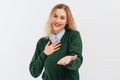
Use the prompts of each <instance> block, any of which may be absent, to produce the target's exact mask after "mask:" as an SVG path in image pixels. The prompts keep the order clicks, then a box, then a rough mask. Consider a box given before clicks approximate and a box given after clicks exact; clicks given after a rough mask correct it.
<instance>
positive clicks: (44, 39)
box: [37, 37, 48, 44]
mask: <svg viewBox="0 0 120 80" xmlns="http://www.w3.org/2000/svg"><path fill="white" fill-rule="evenodd" d="M47 40H48V38H47V37H41V38H40V39H39V40H38V41H37V44H44V43H45V42H46V41H47Z"/></svg>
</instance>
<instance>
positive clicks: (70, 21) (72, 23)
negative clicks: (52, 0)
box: [46, 4, 76, 37]
mask: <svg viewBox="0 0 120 80" xmlns="http://www.w3.org/2000/svg"><path fill="white" fill-rule="evenodd" d="M57 9H64V10H65V12H66V14H67V24H66V25H65V29H66V30H76V26H75V21H74V18H73V16H72V13H71V10H70V8H69V7H68V6H67V5H65V4H57V5H55V6H54V7H53V9H52V10H51V13H50V15H49V18H48V21H47V23H46V32H47V37H49V36H50V35H51V34H52V32H53V31H52V24H51V23H52V19H53V17H54V14H55V11H56V10H57Z"/></svg>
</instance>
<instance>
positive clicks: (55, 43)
mask: <svg viewBox="0 0 120 80" xmlns="http://www.w3.org/2000/svg"><path fill="white" fill-rule="evenodd" d="M59 43H60V41H59V40H56V41H55V42H54V43H53V44H52V46H55V45H57V44H59Z"/></svg>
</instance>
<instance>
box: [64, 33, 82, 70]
mask: <svg viewBox="0 0 120 80" xmlns="http://www.w3.org/2000/svg"><path fill="white" fill-rule="evenodd" d="M71 35H72V36H71V40H70V43H69V49H68V50H69V51H68V53H69V55H71V56H73V55H77V59H75V60H72V61H71V62H70V63H69V64H67V65H66V67H67V68H68V69H70V70H78V69H79V67H80V66H81V64H82V61H83V57H82V40H81V37H80V33H79V32H78V31H74V32H73V33H72V34H71Z"/></svg>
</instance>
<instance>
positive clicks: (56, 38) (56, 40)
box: [29, 4, 83, 80]
mask: <svg viewBox="0 0 120 80" xmlns="http://www.w3.org/2000/svg"><path fill="white" fill-rule="evenodd" d="M47 34H48V35H47V37H43V38H40V40H39V41H38V42H37V46H36V50H35V54H34V56H33V58H32V61H31V63H30V67H29V70H30V72H31V75H32V76H33V77H38V76H39V75H40V74H41V72H42V70H43V68H44V71H43V75H42V79H43V80H79V70H78V69H79V67H80V66H81V64H82V61H83V57H82V41H81V37H80V34H79V32H78V31H77V30H76V28H75V24H74V20H73V17H72V14H71V11H70V8H69V7H68V6H67V5H65V4H57V5H56V6H55V7H54V8H53V9H52V11H51V13H50V17H49V19H48V23H47Z"/></svg>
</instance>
